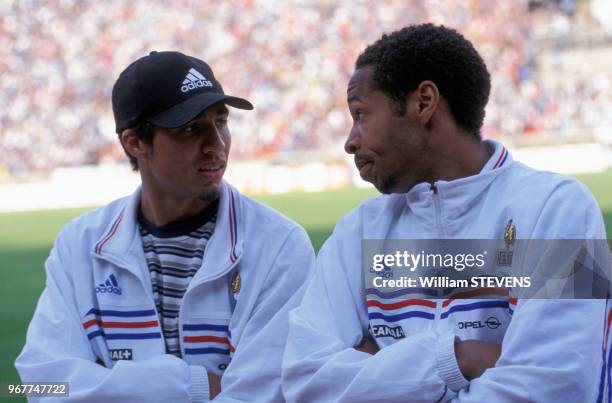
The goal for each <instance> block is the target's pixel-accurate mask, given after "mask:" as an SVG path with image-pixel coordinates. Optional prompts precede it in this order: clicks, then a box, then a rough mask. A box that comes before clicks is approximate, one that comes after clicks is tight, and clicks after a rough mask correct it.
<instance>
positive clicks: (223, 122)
mask: <svg viewBox="0 0 612 403" xmlns="http://www.w3.org/2000/svg"><path fill="white" fill-rule="evenodd" d="M216 123H217V126H218V127H224V126H227V119H217V120H216Z"/></svg>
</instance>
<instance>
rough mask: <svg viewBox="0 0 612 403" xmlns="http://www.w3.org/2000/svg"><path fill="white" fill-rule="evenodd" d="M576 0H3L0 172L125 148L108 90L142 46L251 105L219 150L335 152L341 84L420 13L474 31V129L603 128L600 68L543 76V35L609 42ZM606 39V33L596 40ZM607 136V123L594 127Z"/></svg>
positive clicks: (610, 90) (106, 155) (611, 79)
mask: <svg viewBox="0 0 612 403" xmlns="http://www.w3.org/2000/svg"><path fill="white" fill-rule="evenodd" d="M585 3H588V2H581V1H579V0H578V1H565V0H562V1H545V0H541V1H533V0H532V1H527V0H518V1H486V0H483V1H474V0H471V1H467V0H466V1H455V0H442V1H439V0H422V1H416V0H413V1H407V0H403V1H396V0H391V1H384V2H366V1H347V2H338V1H332V0H314V1H308V0H290V1H274V0H236V1H231V2H229V1H228V2H218V1H210V0H206V1H199V0H156V1H151V0H133V1H112V0H109V1H93V0H54V1H33V0H14V1H13V0H3V1H1V2H0V176H2V174H3V173H4V175H5V176H10V177H20V176H22V175H26V174H30V173H32V172H45V171H48V170H50V169H52V168H55V167H58V166H75V165H82V164H99V163H104V162H117V161H123V160H124V159H125V158H124V156H123V152H122V150H121V149H120V147H119V145H118V142H117V140H116V135H115V133H114V125H113V118H112V112H111V108H110V91H111V87H112V84H113V82H114V80H115V79H116V77H117V75H118V74H119V72H120V71H121V70H122V69H123V68H124V67H125V66H126V65H127V64H128V63H129V62H130V61H132V60H134V59H135V58H137V57H140V56H142V55H144V54H147V53H148V52H149V51H151V50H169V49H176V50H180V51H183V52H186V53H191V54H194V55H198V56H200V57H202V58H203V59H205V60H207V61H209V62H210V63H211V65H212V66H213V68H214V70H215V72H216V73H217V75H218V76H219V77H220V79H221V81H222V82H223V83H224V85H225V90H226V91H227V92H229V93H232V94H236V95H239V96H244V97H246V98H248V99H250V100H251V101H252V102H253V103H254V104H255V108H256V109H255V111H254V112H253V113H247V112H240V113H235V114H234V116H233V117H232V120H231V122H230V127H231V130H232V134H233V142H232V143H233V144H232V147H233V154H234V155H235V156H240V157H262V156H269V155H272V154H276V153H282V152H287V151H295V150H310V149H326V148H330V147H336V148H339V149H341V145H342V143H343V141H344V138H345V136H346V134H347V133H348V128H349V127H350V122H349V119H350V117H349V115H348V112H347V108H346V99H345V98H346V82H347V79H348V77H349V76H350V74H351V72H352V68H353V63H354V61H355V59H356V57H357V55H358V53H359V52H360V51H361V50H362V49H364V47H365V46H366V45H367V44H369V43H371V42H372V41H374V40H376V39H377V38H378V37H379V36H380V35H381V34H382V33H383V32H386V31H391V30H394V29H397V28H400V27H402V26H404V25H407V24H411V23H418V22H424V21H431V22H435V23H443V24H444V25H447V26H451V27H454V28H456V29H458V30H459V31H460V32H462V33H464V34H465V35H466V36H467V37H468V38H469V39H471V40H472V41H474V43H475V45H476V47H477V48H478V49H479V51H480V52H481V54H482V55H483V57H484V58H485V61H486V62H487V65H488V67H489V70H490V71H491V74H492V78H493V90H492V94H491V101H490V103H489V106H488V109H487V117H486V121H485V127H484V129H483V136H485V137H499V136H500V135H504V136H515V137H516V136H527V135H530V134H532V133H540V132H546V133H548V134H552V135H554V136H566V135H570V134H572V133H575V132H579V131H593V130H597V128H598V127H605V126H607V127H608V130H609V128H610V127H612V113H610V111H612V75H611V74H610V73H609V72H608V73H605V72H599V73H597V74H594V75H590V76H587V77H584V76H580V75H573V74H564V71H563V66H562V65H560V66H557V70H558V74H559V77H561V78H562V79H560V80H543V79H542V78H541V77H540V75H538V74H537V72H538V64H539V63H540V62H541V60H540V56H541V52H542V48H541V46H542V43H543V41H549V42H548V43H550V40H552V41H553V43H558V44H563V43H564V41H565V43H569V42H568V41H570V40H573V38H574V36H575V33H580V34H581V35H582V36H583V37H590V38H592V37H602V38H607V39H605V40H608V41H609V39H610V33H609V32H608V33H606V31H605V30H604V28H605V27H603V26H602V24H601V23H600V22H599V21H598V20H597V19H596V18H594V17H593V15H592V13H589V12H580V10H579V8H580V7H581V6H582V5H584V4H585ZM608 45H610V43H608ZM608 135H610V133H609V132H608Z"/></svg>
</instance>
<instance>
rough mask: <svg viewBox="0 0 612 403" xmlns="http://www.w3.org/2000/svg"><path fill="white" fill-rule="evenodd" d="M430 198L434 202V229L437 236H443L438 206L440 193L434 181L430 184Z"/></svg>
mask: <svg viewBox="0 0 612 403" xmlns="http://www.w3.org/2000/svg"><path fill="white" fill-rule="evenodd" d="M430 189H431V191H432V193H433V194H432V198H433V202H434V215H435V216H436V231H437V236H438V238H443V237H444V228H442V208H441V207H440V195H439V194H438V187H437V186H436V184H435V183H432V184H431V187H430Z"/></svg>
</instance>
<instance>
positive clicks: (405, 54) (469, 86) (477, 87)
mask: <svg viewBox="0 0 612 403" xmlns="http://www.w3.org/2000/svg"><path fill="white" fill-rule="evenodd" d="M355 65H356V68H358V69H360V68H363V67H366V66H372V67H374V77H373V80H372V82H373V84H374V86H375V87H376V88H378V89H380V90H381V91H382V92H383V93H385V94H386V95H387V96H388V97H389V98H391V99H392V100H393V101H395V102H396V103H397V107H398V108H399V109H398V110H399V111H400V113H401V108H402V107H403V106H404V105H405V104H406V95H407V94H408V93H410V92H412V91H414V90H415V89H416V88H417V86H418V85H419V84H420V83H421V82H423V81H425V80H430V81H433V82H434V83H436V85H437V86H438V90H439V91H440V95H441V96H443V97H444V98H445V99H446V101H447V102H448V104H449V107H450V110H451V113H452V115H453V117H454V118H455V120H456V121H457V124H458V125H459V126H461V127H462V128H463V129H465V130H466V131H467V132H469V133H471V134H474V135H475V136H477V137H479V138H480V128H481V127H482V123H483V120H484V116H485V106H486V104H487V102H488V100H489V93H490V92H491V77H490V75H489V71H488V70H487V66H486V65H485V63H484V61H483V60H482V57H480V55H479V54H478V52H477V51H476V49H474V46H472V44H471V43H470V42H468V41H466V40H465V39H464V38H463V37H462V36H461V34H459V33H458V32H457V31H455V30H454V29H449V28H446V29H440V28H439V27H436V26H434V25H432V24H423V25H413V26H409V27H406V28H403V29H401V30H399V31H396V32H393V33H391V34H389V35H383V36H382V38H380V39H379V40H378V41H376V42H375V43H374V44H373V45H370V46H368V48H367V49H366V50H365V51H364V52H363V53H362V54H361V55H360V56H359V57H358V58H357V63H355Z"/></svg>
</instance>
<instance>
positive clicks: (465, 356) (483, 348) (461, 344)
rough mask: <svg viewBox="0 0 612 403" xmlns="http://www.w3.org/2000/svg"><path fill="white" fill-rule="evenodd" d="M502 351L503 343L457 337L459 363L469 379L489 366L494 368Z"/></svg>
mask: <svg viewBox="0 0 612 403" xmlns="http://www.w3.org/2000/svg"><path fill="white" fill-rule="evenodd" d="M500 353H501V345H500V344H497V343H490V342H486V341H480V340H465V341H461V340H459V339H455V356H456V357H457V364H458V365H459V369H460V370H461V373H462V374H463V376H465V378H466V379H467V380H472V379H474V378H478V377H479V376H480V375H482V374H483V372H485V370H486V369H487V368H493V367H494V366H495V363H496V362H497V359H498V358H499V355H500Z"/></svg>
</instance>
